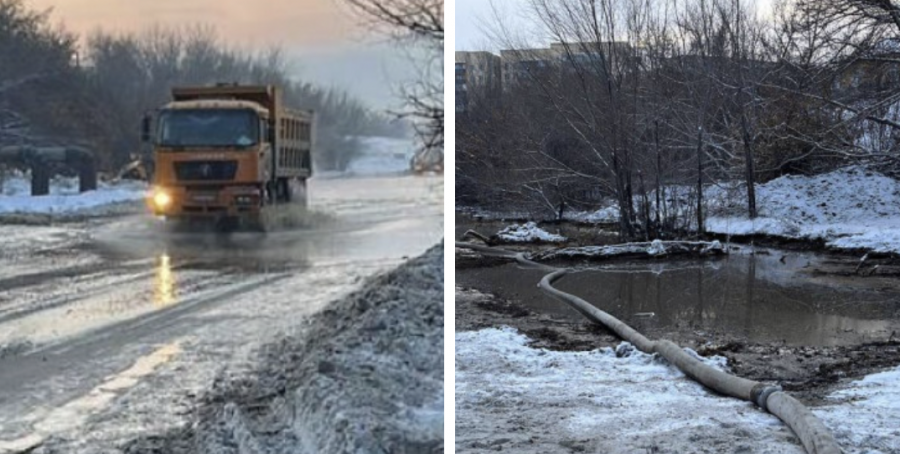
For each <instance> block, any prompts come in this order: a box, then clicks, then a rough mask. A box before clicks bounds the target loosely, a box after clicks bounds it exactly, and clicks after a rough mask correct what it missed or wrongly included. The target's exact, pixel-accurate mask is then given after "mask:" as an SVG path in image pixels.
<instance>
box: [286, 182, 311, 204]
mask: <svg viewBox="0 0 900 454" xmlns="http://www.w3.org/2000/svg"><path fill="white" fill-rule="evenodd" d="M290 193H291V199H292V200H293V202H294V204H295V205H298V206H300V207H302V208H304V209H306V207H307V205H308V204H309V193H308V191H307V185H306V178H301V179H299V180H294V184H292V185H291V189H290Z"/></svg>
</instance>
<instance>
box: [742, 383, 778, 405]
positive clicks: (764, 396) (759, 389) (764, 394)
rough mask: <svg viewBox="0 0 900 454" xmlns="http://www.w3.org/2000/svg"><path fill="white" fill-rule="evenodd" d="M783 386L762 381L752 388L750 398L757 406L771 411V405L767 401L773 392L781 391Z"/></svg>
mask: <svg viewBox="0 0 900 454" xmlns="http://www.w3.org/2000/svg"><path fill="white" fill-rule="evenodd" d="M781 391H782V389H781V386H776V385H766V384H764V383H760V384H758V385H756V386H754V387H753V389H751V390H750V400H752V401H753V403H754V404H756V406H758V407H759V408H762V409H763V410H765V411H769V406H768V405H767V404H766V402H767V401H768V400H769V396H771V395H772V393H776V392H781Z"/></svg>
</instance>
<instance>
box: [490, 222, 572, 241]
mask: <svg viewBox="0 0 900 454" xmlns="http://www.w3.org/2000/svg"><path fill="white" fill-rule="evenodd" d="M497 238H498V239H500V240H502V241H509V242H512V243H535V242H544V243H562V242H565V241H567V239H566V237H564V236H562V235H557V234H554V233H550V232H548V231H546V230H544V229H542V228H540V227H538V226H537V224H536V223H534V222H526V223H525V224H513V225H510V226H507V227H504V228H503V229H502V230H500V231H499V232H497Z"/></svg>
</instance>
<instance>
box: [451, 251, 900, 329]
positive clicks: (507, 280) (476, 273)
mask: <svg viewBox="0 0 900 454" xmlns="http://www.w3.org/2000/svg"><path fill="white" fill-rule="evenodd" d="M761 252H762V254H754V255H750V254H748V253H747V252H746V251H745V252H738V251H735V252H734V253H733V254H732V255H730V256H728V257H725V258H721V259H716V260H706V261H674V262H672V261H670V262H662V261H634V262H617V263H609V264H606V265H604V266H603V267H602V268H594V269H581V270H579V271H577V272H574V273H572V274H570V275H568V276H566V277H565V278H563V279H562V280H560V281H558V283H557V284H556V287H557V288H559V289H561V290H563V291H566V292H570V293H573V294H575V295H578V296H579V297H581V298H583V299H585V300H587V301H589V302H591V303H593V304H595V305H596V306H598V307H599V308H601V309H603V310H605V311H608V312H610V313H611V314H613V315H614V316H616V317H619V318H621V319H622V320H623V321H625V322H626V323H629V324H630V325H632V326H633V327H635V328H636V329H638V330H639V331H641V332H644V333H645V334H647V335H649V336H650V337H661V336H666V335H670V334H672V333H679V332H682V333H684V332H689V333H692V334H695V335H700V336H702V337H709V338H713V337H715V338H717V339H723V338H724V339H741V340H746V341H750V342H757V343H781V344H786V345H808V346H835V345H847V344H854V343H860V342H874V341H886V340H888V339H889V338H890V336H891V335H892V333H900V283H898V282H897V281H896V279H893V278H856V279H848V278H837V277H834V276H825V275H820V274H819V273H817V272H816V271H815V270H816V269H818V267H819V266H820V265H822V262H823V260H824V258H823V257H821V256H817V255H815V254H808V253H797V252H780V251H774V250H772V251H770V250H765V251H761ZM544 274H545V272H541V271H535V270H522V269H519V268H518V267H517V266H516V265H513V264H508V265H502V266H497V267H490V268H474V269H459V270H457V283H458V284H459V285H461V286H463V287H467V286H471V287H475V288H479V289H483V290H484V291H490V292H492V293H495V294H496V295H498V296H499V297H501V298H504V299H508V300H511V301H517V302H520V303H521V304H524V305H525V306H527V307H528V308H529V309H532V310H534V311H536V312H540V313H550V314H555V315H562V316H566V317H571V318H572V319H573V320H580V319H581V316H580V315H578V314H577V313H575V312H574V311H572V310H570V309H568V308H567V307H566V306H564V305H563V304H562V303H559V302H557V301H555V300H552V299H550V298H549V297H547V296H545V295H544V294H543V293H541V292H540V291H539V290H538V288H537V286H536V284H537V282H538V281H539V280H540V278H541V277H542V276H543V275H544ZM895 337H896V335H895Z"/></svg>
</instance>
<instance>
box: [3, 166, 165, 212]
mask: <svg viewBox="0 0 900 454" xmlns="http://www.w3.org/2000/svg"><path fill="white" fill-rule="evenodd" d="M146 193H147V186H146V184H144V183H142V182H136V181H121V182H117V183H114V184H110V183H105V182H100V183H99V184H98V185H97V190H96V191H88V192H85V193H80V194H79V193H78V179H77V178H65V177H57V178H54V179H53V180H51V181H50V194H49V195H43V196H35V197H33V196H31V179H30V177H29V176H28V175H27V174H22V173H15V174H12V175H8V176H6V177H4V178H2V183H0V214H10V213H16V214H72V213H78V212H82V211H85V210H91V209H97V208H100V207H103V206H107V205H111V204H116V203H122V202H133V201H136V200H141V199H143V198H144V197H145V195H146Z"/></svg>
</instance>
